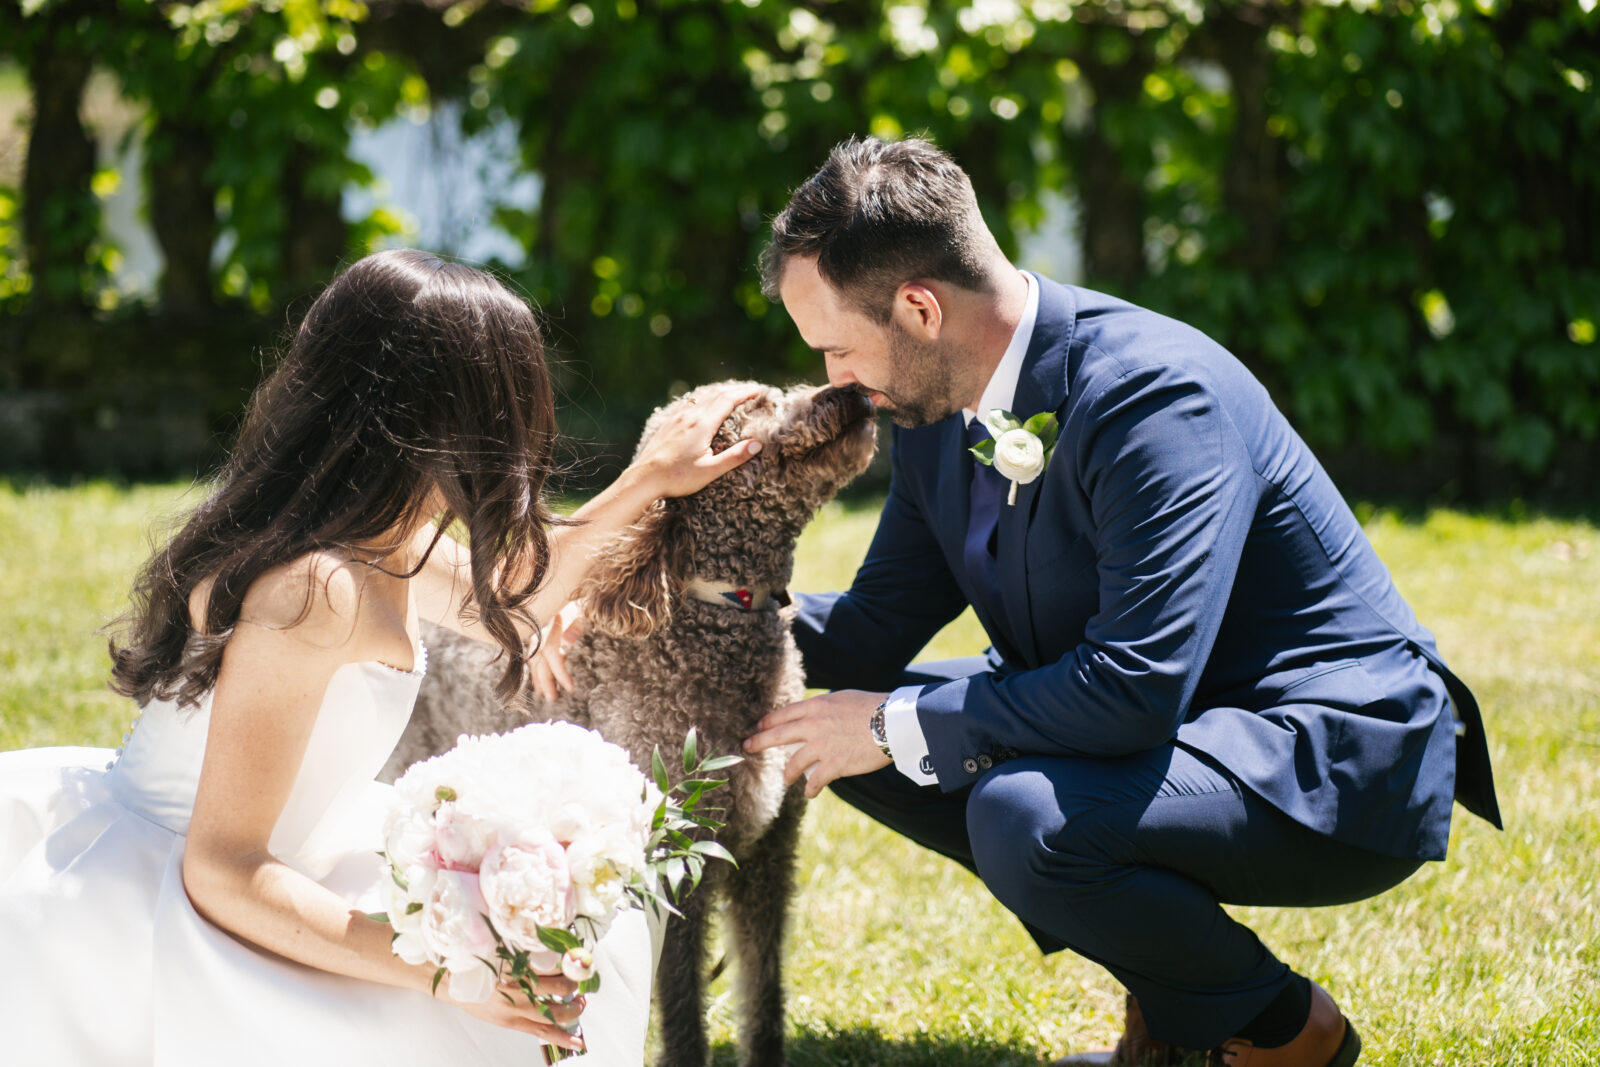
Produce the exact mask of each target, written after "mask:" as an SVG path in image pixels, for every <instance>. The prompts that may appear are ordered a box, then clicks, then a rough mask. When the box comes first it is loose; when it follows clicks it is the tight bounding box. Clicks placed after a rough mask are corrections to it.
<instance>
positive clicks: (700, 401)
mask: <svg viewBox="0 0 1600 1067" xmlns="http://www.w3.org/2000/svg"><path fill="white" fill-rule="evenodd" d="M762 391H763V387H761V386H753V385H751V384H749V383H747V382H746V383H739V384H736V385H724V386H719V387H717V388H714V389H709V390H705V391H700V392H697V393H695V394H694V395H693V396H690V397H687V398H685V399H684V400H683V401H681V402H680V403H679V404H678V405H677V406H676V409H675V410H671V409H669V410H668V411H667V412H666V413H665V416H664V418H663V419H662V422H661V424H660V425H659V426H658V427H656V430H655V432H654V433H652V434H651V435H650V437H649V439H648V440H647V441H645V442H644V443H643V445H642V447H641V450H640V453H639V455H638V457H637V458H636V459H635V460H634V462H633V465H632V466H633V468H634V469H635V470H636V471H638V472H639V473H640V474H641V475H643V476H644V477H646V478H647V479H648V480H649V484H650V485H651V486H653V487H654V488H655V490H656V494H657V495H658V496H664V497H667V496H689V495H690V494H691V493H698V492H699V491H700V490H702V489H704V488H705V487H706V486H707V485H710V484H711V483H712V482H713V481H715V480H716V479H718V478H720V477H722V476H723V475H724V474H727V473H728V472H729V471H731V470H733V469H734V468H735V467H737V466H739V465H740V464H742V463H745V462H746V461H748V460H749V459H750V457H752V456H754V455H755V454H756V453H758V452H760V451H761V442H760V441H754V440H744V441H738V442H736V443H734V444H733V445H730V446H729V447H727V448H724V449H723V450H722V451H720V452H713V451H712V449H711V441H712V439H713V438H714V437H716V435H717V430H719V429H720V428H721V427H722V424H723V423H724V422H726V421H727V419H728V416H729V415H731V414H733V409H734V408H736V407H738V406H739V405H740V404H742V403H744V402H745V401H746V400H749V399H751V398H752V397H755V396H759V395H760V394H761V392H762Z"/></svg>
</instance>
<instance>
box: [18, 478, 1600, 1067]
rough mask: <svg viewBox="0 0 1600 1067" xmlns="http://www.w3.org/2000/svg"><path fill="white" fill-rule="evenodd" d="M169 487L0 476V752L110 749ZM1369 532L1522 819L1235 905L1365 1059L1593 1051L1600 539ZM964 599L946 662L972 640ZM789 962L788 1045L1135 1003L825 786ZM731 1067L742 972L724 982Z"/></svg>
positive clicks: (1065, 1020) (974, 1038)
mask: <svg viewBox="0 0 1600 1067" xmlns="http://www.w3.org/2000/svg"><path fill="white" fill-rule="evenodd" d="M180 493H181V489H180V488H179V487H174V486H153V487H137V488H133V489H117V488H112V487H109V486H104V485H88V486H84V487H80V488H74V489H68V490H58V489H38V490H33V489H30V490H26V491H23V490H19V489H16V488H12V487H8V486H6V485H4V484H3V483H0V749H3V748H15V747H21V746H26V745H47V744H95V745H115V744H116V743H117V739H118V738H119V737H120V736H121V734H122V731H123V729H124V728H125V726H126V723H127V721H128V719H129V714H130V709H129V708H128V707H127V705H126V704H125V703H124V702H123V701H122V700H121V699H119V698H117V697H114V696H112V695H111V694H110V693H108V692H107V691H106V689H105V685H104V678H105V674H106V663H107V661H106V656H105V641H104V638H103V637H99V636H96V634H95V630H96V629H97V628H98V627H100V626H101V625H103V624H104V623H105V622H107V621H108V620H109V619H111V618H113V617H114V616H115V615H116V614H117V612H119V611H120V610H121V608H122V605H123V600H124V597H125V596H126V591H127V587H128V584H129V582H130V580H131V577H132V573H133V569H134V568H135V566H137V564H138V563H139V561H140V560H141V559H142V557H143V555H144V553H145V552H146V550H147V546H148V543H149V542H148V537H147V532H146V531H147V530H148V528H149V527H150V525H151V523H152V522H155V521H157V520H160V519H162V518H163V517H164V516H168V515H170V514H172V513H173V511H174V510H175V508H176V507H177V506H178V505H179V496H180ZM875 519H876V510H875V508H874V507H872V506H863V507H845V506H842V505H838V504H835V505H832V506H830V507H829V508H828V510H827V511H826V513H825V514H824V515H823V516H822V518H821V519H819V521H818V522H816V523H815V524H813V526H812V527H811V528H810V530H808V531H807V533H806V535H805V538H804V539H803V541H802V543H801V551H800V559H799V563H798V567H797V572H798V573H797V574H796V577H795V583H794V584H795V587H796V588H800V589H822V588H835V587H838V586H840V585H842V584H843V583H845V582H847V581H848V579H849V576H850V575H851V573H852V572H853V570H854V568H855V566H856V564H857V562H859V560H860V558H861V556H862V554H863V553H864V552H865V550H866V545H867V541H868V539H869V538H870V536H871V533H872V530H873V526H874V523H875ZM1367 530H1368V533H1369V535H1370V536H1371V538H1372V540H1373V542H1374V543H1375V544H1376V545H1377V547H1378V551H1379V553H1380V554H1381V555H1382V556H1383V558H1384V560H1385V561H1386V562H1387V563H1388V565H1389V567H1390V569H1391V570H1392V571H1393V573H1394V575H1395V578H1396V580H1397V581H1398V583H1399V585H1400V588H1401V590H1402V591H1403V592H1404V593H1405V595H1406V596H1407V598H1408V599H1409V600H1410V602H1411V604H1412V605H1413V607H1415V608H1416V610H1417V614H1418V615H1419V616H1420V617H1421V618H1422V619H1423V621H1424V622H1425V623H1426V624H1427V625H1429V626H1430V627H1431V628H1432V629H1433V630H1434V632H1435V633H1436V634H1437V635H1438V637H1439V644H1440V647H1441V649H1442V650H1443V651H1444V654H1445V656H1446V658H1447V659H1449V661H1450V663H1451V665H1452V666H1453V667H1455V668H1456V670H1457V671H1458V672H1459V673H1460V674H1461V675H1462V676H1463V678H1465V679H1466V680H1467V682H1468V683H1469V684H1470V685H1471V686H1472V687H1473V689H1474V690H1475V692H1476V693H1477V694H1478V697H1479V699H1480V701H1481V702H1482V704H1483V708H1484V713H1485V715H1486V716H1487V718H1488V722H1489V732H1490V737H1491V742H1492V745H1493V750H1494V761H1495V772H1496V775H1497V778H1498V782H1499V787H1500V798H1501V805H1502V807H1503V808H1504V811H1505V816H1506V821H1507V830H1506V832H1505V833H1496V832H1494V831H1493V830H1491V829H1489V828H1488V827H1487V826H1486V825H1484V824H1482V823H1480V822H1478V821H1477V820H1475V819H1473V818H1471V817H1470V816H1468V815H1466V814H1465V813H1464V812H1461V811H1460V809H1457V811H1458V813H1459V817H1458V819H1457V821H1456V825H1455V830H1454V835H1453V838H1452V843H1451V852H1450V859H1449V860H1448V861H1447V862H1445V863H1442V864H1429V865H1428V866H1427V867H1425V868H1424V869H1423V870H1422V871H1420V872H1419V873H1418V874H1417V875H1416V876H1415V877H1413V878H1412V879H1411V880H1410V881H1409V882H1407V883H1406V884H1404V885H1402V886H1401V887H1399V888H1398V889H1396V890H1394V891H1393V892H1390V893H1388V894H1385V895H1384V896H1382V897H1379V898H1378V899H1376V900H1372V901H1367V902H1364V903H1361V904H1352V905H1348V906H1344V907H1336V908H1318V909H1307V910H1293V911H1289V910H1273V909H1264V908H1240V909H1236V911H1235V913H1236V914H1238V915H1239V916H1240V917H1241V918H1242V919H1243V920H1244V921H1245V922H1247V923H1249V924H1250V925H1251V926H1253V927H1254V928H1255V929H1256V930H1257V931H1258V932H1259V933H1260V934H1261V936H1262V938H1263V939H1264V940H1265V941H1266V942H1267V944H1269V945H1270V946H1272V947H1273V948H1274V949H1275V950H1276V951H1277V952H1278V954H1279V955H1280V956H1282V957H1283V958H1284V959H1285V960H1287V961H1288V962H1289V963H1290V964H1291V965H1292V966H1294V967H1295V968H1297V969H1298V970H1300V971H1302V972H1304V973H1306V974H1309V975H1311V976H1312V977H1314V978H1316V979H1317V980H1318V981H1320V982H1322V983H1323V984H1324V985H1326V986H1327V987H1328V988H1329V989H1330V991H1332V992H1333V994H1334V995H1335V996H1336V997H1337V998H1338V999H1339V1001H1340V1003H1341V1005H1342V1006H1343V1007H1344V1008H1345V1010H1346V1011H1347V1012H1348V1013H1349V1014H1350V1015H1351V1017H1352V1018H1353V1019H1354V1020H1355V1022H1356V1024H1357V1025H1358V1026H1359V1027H1360V1029H1361V1032H1362V1034H1363V1036H1364V1038H1365V1041H1366V1048H1367V1052H1366V1055H1365V1056H1364V1057H1363V1060H1362V1062H1363V1063H1370V1064H1395V1065H1398V1064H1427V1065H1440V1067H1447V1065H1454V1064H1507V1065H1528V1067H1534V1065H1538V1067H1557V1065H1558V1067H1564V1065H1568V1064H1600V918H1597V916H1596V907H1597V904H1600V532H1597V530H1596V528H1595V527H1594V526H1593V525H1592V524H1590V523H1586V522H1577V521H1559V520H1554V519H1547V518H1537V517H1536V518H1528V519H1524V520H1522V521H1515V522H1513V521H1507V520H1504V519H1500V518H1493V517H1486V516H1479V515H1472V514H1465V513H1461V512H1452V511H1436V512H1433V513H1430V514H1427V515H1426V516H1421V517H1408V518H1402V517H1400V516H1397V515H1396V514H1393V513H1390V512H1387V511H1382V510H1380V511H1378V512H1376V513H1375V514H1373V515H1372V516H1371V518H1370V519H1369V520H1368V521H1367ZM981 643H982V641H981V636H980V634H979V631H978V629H977V626H976V624H975V623H974V622H973V621H972V619H971V617H970V615H969V616H967V617H964V618H963V619H961V620H959V621H958V622H957V623H955V624H954V625H953V626H951V627H950V628H949V629H948V630H947V631H946V632H945V633H944V634H942V635H941V636H940V637H939V638H938V640H937V641H936V643H935V644H934V645H933V646H931V647H930V649H929V650H928V655H929V656H950V655H960V654H967V653H970V652H973V651H976V650H977V649H978V647H979V646H980V645H981ZM800 871H801V873H800V884H801V892H800V898H799V901H798V904H797V907H796V913H795V921H794V923H793V927H792V930H791V933H790V940H789V953H788V963H787V973H788V985H789V1011H790V1019H791V1027H792V1033H793V1040H792V1045H791V1062H792V1063H794V1064H796V1065H797V1067H806V1065H821V1064H829V1065H832V1064H850V1065H859V1067H866V1065H872V1064H881V1065H886V1067H889V1065H904V1067H909V1065H918V1067H923V1065H925V1067H934V1065H939V1067H946V1065H964V1064H970V1065H979V1064H982V1065H986V1067H998V1065H1002V1064H1016V1065H1021V1064H1030V1065H1036V1064H1039V1063H1041V1062H1048V1060H1049V1059H1051V1058H1052V1057H1054V1056H1057V1055H1060V1054H1062V1053H1063V1052H1065V1051H1067V1050H1069V1049H1071V1048H1075V1047H1080V1046H1083V1045H1086V1044H1096V1043H1107V1042H1109V1041H1111V1040H1112V1039H1114V1037H1115V1035H1116V1033H1117V1030H1118V1028H1119V1027H1120V1023H1121V992H1120V990H1119V989H1118V988H1117V987H1116V985H1115V983H1113V982H1112V981H1111V980H1110V979H1109V978H1108V977H1107V976H1106V975H1105V973H1104V972H1102V971H1101V970H1100V969H1099V968H1098V967H1096V966H1094V965H1093V964H1090V963H1087V962H1085V961H1083V960H1080V959H1077V958H1075V957H1073V956H1071V955H1070V954H1067V953H1062V954H1058V955H1056V956H1052V957H1049V958H1041V957H1040V956H1039V955H1038V953H1037V952H1036V950H1035V949H1034V948H1033V946H1032V942H1031V941H1030V940H1029V939H1028V938H1027V936H1026V934H1024V933H1023V931H1022V929H1021V927H1020V926H1019V925H1018V924H1017V923H1016V922H1015V921H1014V920H1012V919H1011V918H1010V916H1009V915H1008V914H1007V913H1006V912H1005V911H1004V910H1003V909H1002V908H1000V907H999V906H998V905H996V904H995V903H994V902H993V901H992V900H991V899H990V898H989V897H988V895H987V893H985V891H984V890H983V888H982V886H981V885H980V884H979V883H978V882H977V881H976V880H974V879H973V878H971V877H970V876H968V875H967V874H966V873H965V872H964V871H962V870H960V869H958V868H957V867H956V866H955V865H953V864H950V863H946V862H944V861H942V860H940V859H938V858H937V857H934V856H932V855H931V854H928V853H925V852H922V851H920V850H919V849H917V848H916V847H915V846H912V845H909V844H907V843H906V842H904V841H903V840H901V839H899V838H897V837H895V836H894V835H892V834H890V833H889V832H887V831H885V830H883V829H881V828H880V827H878V826H876V825H874V824H871V823H869V822H868V821H867V820H866V819H865V818H864V817H861V816H859V815H857V814H856V813H855V812H854V811H853V810H852V809H850V808H847V807H846V806H844V805H843V804H842V803H840V802H838V801H836V800H834V799H832V797H824V798H823V799H821V800H819V801H817V802H816V803H815V804H813V805H812V807H811V810H810V812H809V813H808V815H807V818H806V829H805V840H804V851H803V855H802V858H801V865H800ZM713 993H714V999H713V1002H712V1004H711V1008H710V1017H711V1022H712V1026H713V1033H714V1038H715V1040H716V1041H717V1042H718V1047H717V1057H716V1062H717V1064H719V1065H725V1064H732V1063H734V1062H735V1060H736V1054H735V1051H734V1047H733V1040H734V1034H735V1026H736V1022H735V1016H736V1012H735V1007H734V993H733V985H732V981H731V980H730V978H729V977H724V978H721V979H719V980H718V982H717V983H716V984H715V985H714V986H713Z"/></svg>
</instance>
